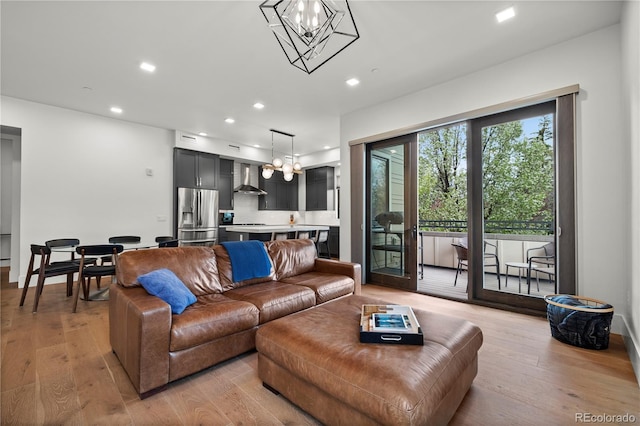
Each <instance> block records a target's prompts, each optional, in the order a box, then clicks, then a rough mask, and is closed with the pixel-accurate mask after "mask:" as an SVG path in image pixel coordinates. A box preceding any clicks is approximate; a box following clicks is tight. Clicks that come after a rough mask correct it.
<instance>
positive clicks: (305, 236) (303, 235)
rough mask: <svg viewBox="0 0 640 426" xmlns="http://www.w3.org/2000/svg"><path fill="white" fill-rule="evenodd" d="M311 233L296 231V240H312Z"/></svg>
mask: <svg viewBox="0 0 640 426" xmlns="http://www.w3.org/2000/svg"><path fill="white" fill-rule="evenodd" d="M310 238H311V231H296V240H300V239H303V240H304V239H310Z"/></svg>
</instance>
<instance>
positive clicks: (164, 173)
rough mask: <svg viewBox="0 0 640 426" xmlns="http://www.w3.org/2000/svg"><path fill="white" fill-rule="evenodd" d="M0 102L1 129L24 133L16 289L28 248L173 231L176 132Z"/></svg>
mask: <svg viewBox="0 0 640 426" xmlns="http://www.w3.org/2000/svg"><path fill="white" fill-rule="evenodd" d="M1 100H2V124H3V125H8V126H13V127H19V128H21V129H22V140H21V141H22V153H21V155H22V158H21V192H20V197H21V202H20V237H19V244H20V265H19V273H20V276H19V285H20V286H22V285H23V282H24V277H25V272H26V268H27V265H28V261H29V245H30V244H32V243H39V244H42V243H44V241H46V240H48V239H53V238H73V237H74V238H79V239H80V241H81V242H82V243H86V244H89V243H100V242H105V241H106V240H107V239H108V237H109V236H112V235H140V236H141V237H142V239H143V240H146V241H149V240H151V241H153V240H154V239H155V237H156V236H158V235H170V234H172V214H173V213H172V210H173V199H172V183H173V166H172V164H173V154H172V152H173V145H174V132H172V131H169V130H165V129H159V128H154V127H149V126H143V125H139V124H134V123H130V122H126V121H122V120H116V119H110V118H106V117H100V116H96V115H91V114H85V113H80V112H76V111H71V110H67V109H62V108H57V107H51V106H47V105H43V104H37V103H33V102H28V101H23V100H19V99H14V98H9V97H2V98H1ZM147 168H151V169H152V170H153V176H147V175H146V173H145V170H146V169H147ZM159 219H160V220H159ZM17 242H18V241H15V240H14V243H17ZM58 281H59V280H58ZM31 284H32V285H35V280H32V283H31Z"/></svg>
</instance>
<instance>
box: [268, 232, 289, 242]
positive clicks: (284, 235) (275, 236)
mask: <svg viewBox="0 0 640 426" xmlns="http://www.w3.org/2000/svg"><path fill="white" fill-rule="evenodd" d="M288 239H289V233H288V232H282V231H280V232H277V231H274V232H272V233H271V241H276V240H288Z"/></svg>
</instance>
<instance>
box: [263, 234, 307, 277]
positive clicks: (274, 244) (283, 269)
mask: <svg viewBox="0 0 640 426" xmlns="http://www.w3.org/2000/svg"><path fill="white" fill-rule="evenodd" d="M265 245H266V246H267V252H268V253H269V256H270V257H271V260H272V261H273V266H274V268H275V272H276V277H275V279H276V281H282V280H283V279H285V278H289V277H293V276H295V275H300V274H304V273H306V272H311V271H313V269H314V267H315V263H316V257H317V255H318V253H317V251H316V245H315V244H314V243H313V241H312V240H310V239H306V238H305V239H298V240H276V241H269V242H267V243H265Z"/></svg>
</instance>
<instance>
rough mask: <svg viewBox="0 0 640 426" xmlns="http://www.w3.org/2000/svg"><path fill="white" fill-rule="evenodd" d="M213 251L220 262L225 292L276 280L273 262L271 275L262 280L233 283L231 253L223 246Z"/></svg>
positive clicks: (221, 279) (219, 266)
mask: <svg viewBox="0 0 640 426" xmlns="http://www.w3.org/2000/svg"><path fill="white" fill-rule="evenodd" d="M213 251H214V252H215V253H216V259H217V261H218V273H219V276H220V283H221V285H222V289H223V290H224V291H227V290H231V289H234V288H239V287H244V286H246V285H251V284H258V283H264V282H268V281H273V280H274V278H275V273H274V269H273V261H272V262H271V273H270V274H269V275H268V276H266V277H262V278H252V279H250V280H245V281H238V282H234V281H233V271H232V268H231V260H230V259H229V253H227V249H225V248H224V246H222V245H219V244H218V245H215V246H213Z"/></svg>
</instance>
